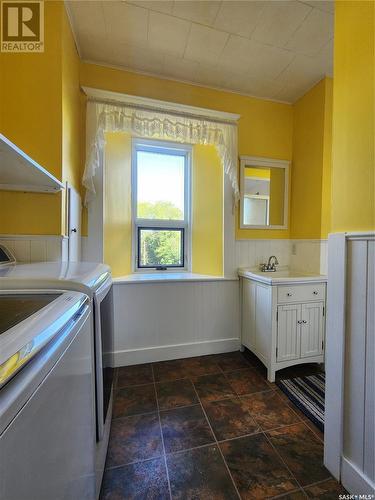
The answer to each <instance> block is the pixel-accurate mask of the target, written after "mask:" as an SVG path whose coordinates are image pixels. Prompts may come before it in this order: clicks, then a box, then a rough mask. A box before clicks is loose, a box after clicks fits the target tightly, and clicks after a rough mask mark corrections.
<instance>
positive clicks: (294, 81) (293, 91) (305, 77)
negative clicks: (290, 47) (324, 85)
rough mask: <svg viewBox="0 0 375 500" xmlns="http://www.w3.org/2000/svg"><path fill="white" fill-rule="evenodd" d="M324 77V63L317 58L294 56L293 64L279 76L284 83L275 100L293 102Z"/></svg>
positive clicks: (279, 79)
mask: <svg viewBox="0 0 375 500" xmlns="http://www.w3.org/2000/svg"><path fill="white" fill-rule="evenodd" d="M325 75H326V68H325V64H324V61H323V60H322V59H321V58H319V57H308V56H300V55H299V56H296V58H295V59H294V60H293V62H292V63H291V64H290V65H289V66H288V67H287V68H286V70H285V71H284V72H283V73H282V74H281V75H280V76H279V78H278V81H279V82H280V83H281V82H283V83H284V87H283V90H282V91H281V92H280V94H278V96H277V98H280V99H282V100H284V99H285V100H288V99H291V101H290V102H294V101H295V100H296V99H298V98H299V97H301V96H302V95H303V94H304V93H305V92H307V90H309V89H310V88H311V87H312V86H313V85H314V84H315V83H317V82H319V81H320V80H321V79H322V78H324V77H325Z"/></svg>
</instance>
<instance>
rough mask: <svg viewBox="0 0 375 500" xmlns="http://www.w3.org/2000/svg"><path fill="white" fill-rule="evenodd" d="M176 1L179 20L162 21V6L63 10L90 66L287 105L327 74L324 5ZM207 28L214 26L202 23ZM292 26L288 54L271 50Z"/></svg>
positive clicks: (131, 1) (88, 5)
mask: <svg viewBox="0 0 375 500" xmlns="http://www.w3.org/2000/svg"><path fill="white" fill-rule="evenodd" d="M177 3H181V5H177V7H176V10H179V11H180V12H181V15H183V16H184V17H185V19H182V18H180V17H175V16H174V15H170V13H171V11H172V12H173V13H175V12H174V7H175V4H174V2H173V1H171V2H169V1H167V0H165V1H159V0H158V1H150V0H148V1H146V0H126V1H123V0H121V1H120V0H117V1H114V0H105V2H101V1H87V0H84V1H82V0H75V1H74V2H68V3H67V6H68V8H69V9H70V11H71V17H72V25H73V29H74V31H75V34H76V37H77V40H78V43H79V45H80V49H81V53H82V57H83V59H85V60H90V61H92V62H98V63H100V64H109V65H114V66H120V67H124V68H126V69H129V70H135V71H142V72H146V73H152V74H155V75H160V76H162V77H163V76H164V77H168V78H175V79H179V80H184V81H191V82H192V83H197V84H201V85H207V86H210V87H216V88H224V89H228V90H231V91H235V92H241V93H244V94H250V95H253V96H257V97H261V98H268V99H279V100H284V101H287V102H294V101H295V100H296V99H298V98H299V97H301V96H302V95H303V94H304V93H305V92H306V91H307V90H308V89H309V88H311V87H312V85H314V84H315V83H316V82H318V81H319V80H320V79H321V78H323V77H324V76H325V75H332V59H333V58H332V49H333V42H332V20H333V16H332V14H330V13H329V12H327V11H331V10H332V4H330V3H327V2H320V1H312V0H311V1H307V0H303V1H302V0H301V1H296V0H278V1H273V0H272V1H271V0H267V1H264V2H262V3H261V4H259V2H256V1H254V2H253V1H247V0H246V1H243V2H239V1H237V0H235V1H224V2H221V3H220V5H217V2H199V1H197V2H179V0H176V4H177ZM307 4H309V5H307ZM291 6H293V9H292V8H291ZM263 7H264V8H263ZM313 7H315V8H313ZM219 8H220V10H219ZM158 11H163V12H158ZM306 12H307V14H305V13H306ZM257 14H259V16H257ZM303 14H305V17H304V20H302V21H301V18H302V16H303ZM255 18H257V21H256V25H255V29H254V23H255V21H254V19H255ZM187 19H197V20H198V19H199V23H196V22H192V21H190V20H187ZM300 21H301V22H300ZM208 22H213V23H214V27H208V26H204V25H203V24H205V23H208ZM299 22H300V25H299V26H297V27H296V25H298V23H299ZM292 27H293V30H295V31H294V32H293V34H292V35H291V38H290V39H289V40H287V47H288V48H286V47H283V48H282V47H278V45H282V44H283V43H284V42H285V40H286V39H287V38H288V37H289V34H290V32H291V31H292ZM226 30H232V31H236V32H237V33H240V34H241V35H246V36H241V35H238V34H237V33H232V34H230V33H229V32H228V31H226ZM251 30H253V31H252V34H250V31H251ZM249 36H250V38H249ZM255 38H256V39H255Z"/></svg>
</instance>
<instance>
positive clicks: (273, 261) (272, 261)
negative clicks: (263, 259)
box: [259, 255, 279, 273]
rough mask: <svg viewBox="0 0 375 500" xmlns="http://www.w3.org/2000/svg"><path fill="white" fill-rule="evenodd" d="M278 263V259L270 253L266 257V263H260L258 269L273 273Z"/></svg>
mask: <svg viewBox="0 0 375 500" xmlns="http://www.w3.org/2000/svg"><path fill="white" fill-rule="evenodd" d="M278 265H279V261H278V260H277V257H276V255H271V257H270V258H269V259H268V263H267V264H261V265H260V266H259V267H260V270H261V271H262V272H264V273H274V272H275V271H276V266H278Z"/></svg>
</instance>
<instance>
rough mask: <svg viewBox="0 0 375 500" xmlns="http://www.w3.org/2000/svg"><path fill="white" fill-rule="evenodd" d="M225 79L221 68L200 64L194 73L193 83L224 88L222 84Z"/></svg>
mask: <svg viewBox="0 0 375 500" xmlns="http://www.w3.org/2000/svg"><path fill="white" fill-rule="evenodd" d="M226 77H227V74H226V72H225V71H224V70H223V68H218V67H217V66H214V65H211V64H207V63H205V64H200V65H199V68H198V70H197V73H196V78H195V82H196V83H201V84H203V85H209V86H211V87H219V88H222V87H224V82H225V79H226Z"/></svg>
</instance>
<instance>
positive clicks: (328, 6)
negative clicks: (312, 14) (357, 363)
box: [304, 0, 335, 14]
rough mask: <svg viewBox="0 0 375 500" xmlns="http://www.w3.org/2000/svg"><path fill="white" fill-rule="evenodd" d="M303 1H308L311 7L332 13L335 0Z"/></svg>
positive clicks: (306, 1) (305, 1)
mask: <svg viewBox="0 0 375 500" xmlns="http://www.w3.org/2000/svg"><path fill="white" fill-rule="evenodd" d="M304 3H308V4H309V5H311V7H315V8H317V9H320V10H324V11H325V12H330V13H331V14H333V13H334V12H335V1H334V0H325V1H324V0H322V1H321V0H304Z"/></svg>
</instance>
